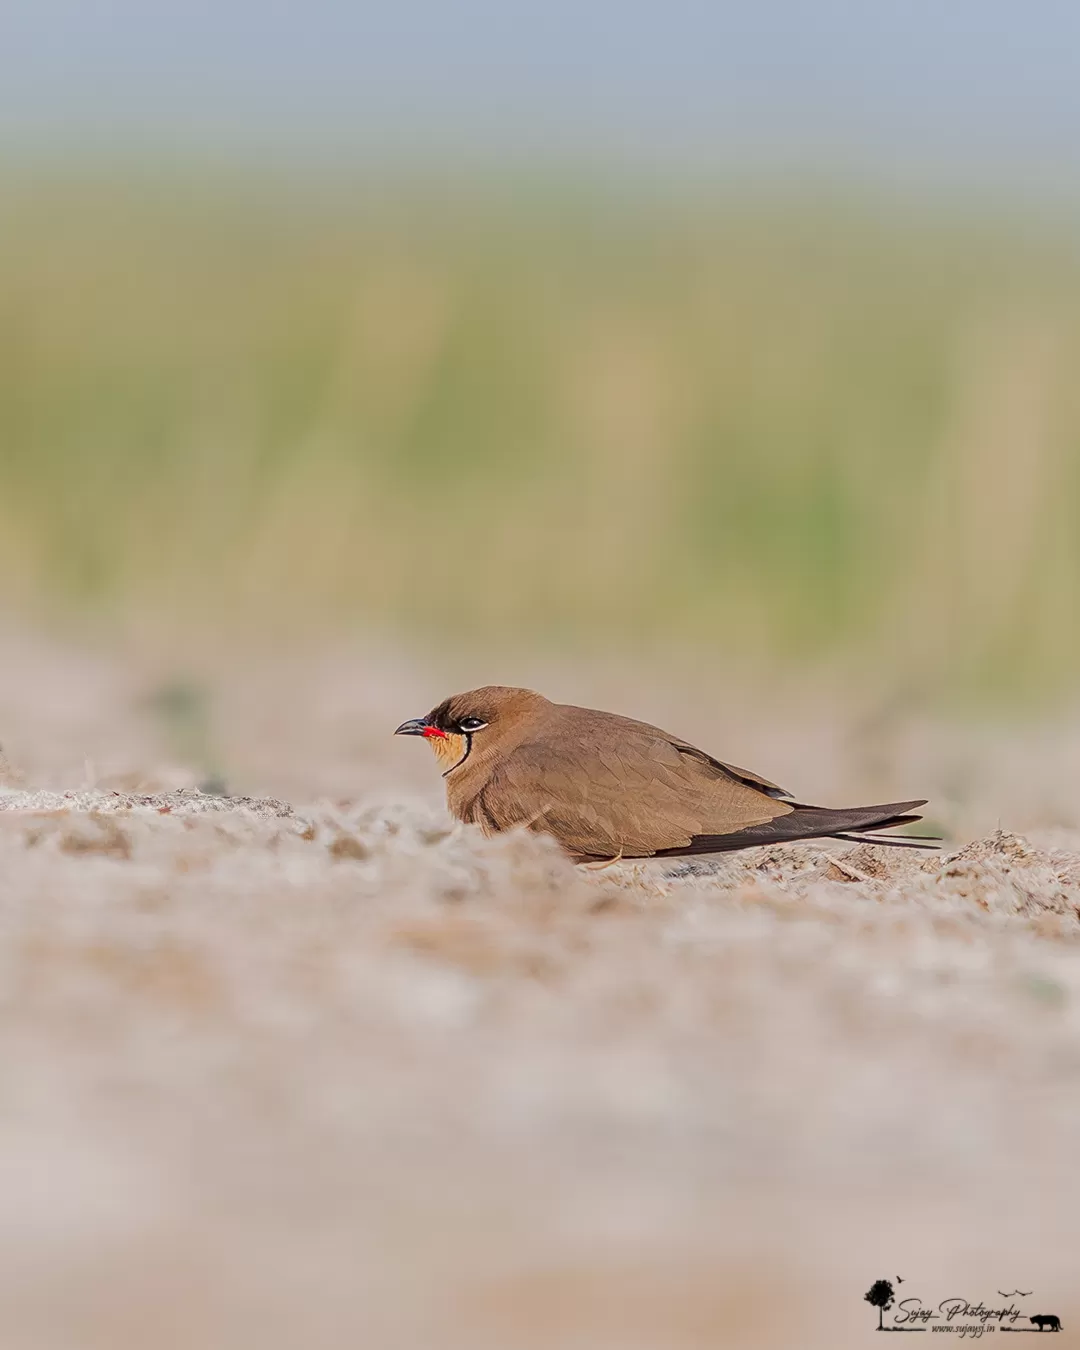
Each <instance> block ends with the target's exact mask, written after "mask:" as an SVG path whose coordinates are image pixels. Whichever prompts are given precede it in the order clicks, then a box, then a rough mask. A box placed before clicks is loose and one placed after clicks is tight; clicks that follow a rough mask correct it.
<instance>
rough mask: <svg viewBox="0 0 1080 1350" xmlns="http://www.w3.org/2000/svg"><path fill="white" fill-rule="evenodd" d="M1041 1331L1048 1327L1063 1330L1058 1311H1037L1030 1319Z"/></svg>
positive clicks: (1052, 1329) (1053, 1329)
mask: <svg viewBox="0 0 1080 1350" xmlns="http://www.w3.org/2000/svg"><path fill="white" fill-rule="evenodd" d="M1029 1320H1030V1321H1031V1322H1032V1323H1034V1325H1035V1326H1037V1327H1038V1328H1039V1330H1040V1331H1045V1330H1046V1328H1047V1327H1049V1328H1050V1330H1051V1331H1060V1330H1061V1318H1060V1317H1058V1315H1057V1314H1056V1313H1036V1314H1035V1316H1034V1317H1032V1318H1030V1319H1029Z"/></svg>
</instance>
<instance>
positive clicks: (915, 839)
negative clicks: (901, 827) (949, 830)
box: [829, 833, 942, 849]
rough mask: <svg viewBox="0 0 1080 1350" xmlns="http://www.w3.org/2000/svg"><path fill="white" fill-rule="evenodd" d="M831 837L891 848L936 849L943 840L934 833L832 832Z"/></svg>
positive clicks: (847, 841) (850, 842)
mask: <svg viewBox="0 0 1080 1350" xmlns="http://www.w3.org/2000/svg"><path fill="white" fill-rule="evenodd" d="M829 838H830V839H843V840H844V841H845V842H846V843H849V844H883V845H884V844H887V845H888V846H889V847H890V848H921V849H936V848H937V846H938V845H939V844H940V843H941V842H942V841H941V839H940V838H939V837H938V836H937V835H934V834H901V835H895V834H894V835H888V834H886V835H876V834H869V833H867V834H830V835H829Z"/></svg>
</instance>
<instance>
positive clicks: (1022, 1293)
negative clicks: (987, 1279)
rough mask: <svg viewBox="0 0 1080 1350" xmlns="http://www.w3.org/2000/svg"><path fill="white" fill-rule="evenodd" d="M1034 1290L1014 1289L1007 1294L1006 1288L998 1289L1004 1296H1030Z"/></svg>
mask: <svg viewBox="0 0 1080 1350" xmlns="http://www.w3.org/2000/svg"><path fill="white" fill-rule="evenodd" d="M1034 1292H1035V1290H1034V1289H1014V1290H1013V1291H1012V1293H1011V1294H1007V1293H1006V1292H1005V1290H1004V1289H999V1290H998V1293H999V1294H1000V1295H1001V1297H1002V1298H1028V1297H1030V1295H1031V1294H1033V1293H1034Z"/></svg>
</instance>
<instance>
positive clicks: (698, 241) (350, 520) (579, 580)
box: [0, 173, 1080, 693]
mask: <svg viewBox="0 0 1080 1350" xmlns="http://www.w3.org/2000/svg"><path fill="white" fill-rule="evenodd" d="M0 230H2V238H3V248H2V249H0V603H6V604H8V605H9V606H16V607H22V608H29V609H31V610H35V611H37V610H40V609H42V608H47V609H48V610H49V611H50V612H55V611H61V612H66V611H69V610H74V611H75V612H89V613H91V614H93V615H95V616H99V617H103V618H106V617H108V618H116V617H117V616H125V615H131V614H139V613H146V612H153V613H155V614H157V615H161V616H166V617H167V618H168V620H169V621H170V622H172V621H176V622H186V621H189V620H194V621H204V620H209V621H214V622H216V621H219V620H221V619H225V620H228V621H229V622H231V623H241V622H242V623H249V624H253V625H256V626H257V625H260V624H274V625H276V626H284V627H285V628H289V627H290V626H291V625H295V626H297V627H302V626H307V625H313V624H314V625H316V626H319V625H323V624H326V625H341V624H348V625H353V626H355V625H358V624H374V625H377V626H378V627H379V628H380V629H385V628H387V627H391V628H392V627H398V626H399V627H401V628H402V629H403V630H404V631H416V630H417V629H421V630H423V631H424V632H425V633H427V634H433V635H435V636H439V635H442V634H456V635H457V636H459V637H461V636H470V635H481V636H484V637H486V638H488V639H495V640H505V641H510V640H518V639H521V640H526V641H531V642H536V641H540V642H545V641H550V642H558V643H568V642H573V643H577V644H585V645H588V644H596V645H601V646H612V645H614V646H620V647H627V648H630V649H632V648H633V647H635V646H640V645H642V644H651V643H655V642H660V641H675V642H677V643H678V645H679V648H680V649H681V650H685V651H693V650H697V649H706V650H708V649H718V650H719V651H720V652H722V653H723V654H724V657H725V659H726V660H727V661H729V662H731V663H736V664H739V665H742V666H749V667H751V668H753V666H754V665H755V664H759V665H760V664H761V663H764V662H767V661H779V660H781V659H784V658H794V657H807V658H813V659H815V660H820V659H825V660H828V659H832V658H834V657H842V658H843V659H845V660H846V659H849V658H852V659H856V660H865V661H867V662H870V663H873V664H874V665H875V666H877V667H879V668H881V667H883V666H884V665H885V664H886V663H887V664H888V667H889V669H890V670H892V671H895V680H896V681H897V682H898V683H899V684H902V683H903V682H905V681H912V682H914V683H915V684H917V685H921V684H922V683H929V684H932V685H934V686H944V687H948V688H950V689H954V690H957V691H985V692H1002V693H1012V692H1015V691H1058V690H1061V689H1067V688H1068V687H1069V684H1070V681H1072V680H1073V679H1074V678H1075V677H1076V675H1077V674H1078V673H1080V625H1078V623H1077V619H1076V615H1077V613H1078V610H1080V587H1078V584H1077V583H1078V579H1080V529H1078V523H1080V385H1078V381H1077V379H1076V371H1077V369H1080V263H1078V260H1077V256H1076V254H1075V253H1074V251H1073V249H1072V246H1071V244H1070V242H1069V240H1068V236H1067V233H1066V232H1062V233H1061V234H1055V233H1054V232H1053V231H1050V230H1043V231H1039V230H1035V229H1033V228H1032V229H1028V228H1026V227H1024V226H1023V225H1022V224H1017V223H1015V222H1013V223H1011V224H1010V223H1009V222H1006V221H1000V222H998V223H997V224H996V225H994V226H991V224H988V222H987V221H986V220H985V219H982V218H980V217H979V216H978V214H977V213H976V212H974V211H972V212H971V213H970V214H967V215H965V214H963V213H960V214H956V213H953V214H949V213H946V212H944V211H941V212H934V211H931V210H928V211H927V212H925V213H924V214H923V215H922V216H920V217H919V218H913V217H912V216H911V215H910V214H909V215H905V216H903V217H891V216H890V214H889V213H888V212H887V211H885V210H884V209H882V210H880V211H877V212H875V211H872V210H869V209H867V208H865V207H859V206H856V205H852V204H850V203H849V204H847V205H844V204H843V203H840V202H835V203H833V204H832V205H829V204H822V203H820V202H814V201H813V200H810V199H806V200H803V201H795V202H792V201H782V200H779V199H777V200H773V201H771V202H770V201H768V200H767V199H765V198H761V199H759V200H758V201H757V203H756V204H750V205H747V204H739V203H736V202H732V201H727V202H725V201H723V200H719V199H718V200H715V201H708V202H707V201H704V200H702V199H700V198H699V199H697V200H693V199H691V198H690V197H689V196H687V197H686V198H684V199H683V201H682V202H681V203H680V202H679V201H676V200H667V201H665V202H663V203H655V202H654V203H652V204H648V203H647V202H645V201H644V200H637V199H633V198H632V197H631V196H629V195H627V194H623V195H621V196H620V195H619V194H616V193H612V194H609V195H607V196H605V195H603V194H601V193H590V192H587V191H586V192H583V191H580V190H576V191H575V190H574V189H572V188H570V187H567V188H565V189H564V190H554V189H552V190H545V189H542V188H540V187H534V188H531V189H530V188H528V187H522V188H521V189H520V190H519V191H517V192H510V191H503V192H498V191H494V190H490V189H485V190H482V189H477V190H476V191H475V192H474V193H471V194H470V193H469V192H468V191H464V190H456V191H443V192H439V191H437V190H435V189H434V188H432V189H431V190H429V191H426V192H425V191H418V190H417V189H415V188H400V189H398V190H391V189H389V188H386V189H383V190H382V191H375V190H374V189H368V190H367V191H361V190H359V189H357V190H355V191H345V190H342V191H339V192H337V193H334V192H331V191H329V190H327V189H326V188H325V186H323V185H318V184H307V185H300V184H294V185H293V186H292V187H291V188H289V189H286V188H284V187H281V188H278V189H271V188H269V187H268V186H266V185H262V186H252V185H247V186H244V185H229V184H224V183H222V182H220V181H219V182H216V183H215V182H212V181H210V180H209V179H208V180H207V181H205V182H202V183H199V182H196V181H187V180H180V179H177V180H175V181H171V182H170V181H169V179H168V178H167V177H166V176H164V175H162V176H159V177H158V178H156V179H151V178H146V177H144V178H142V179H140V178H138V177H134V176H133V177H131V178H129V179H120V178H108V177H103V178H102V179H100V180H96V181H95V180H92V179H91V178H90V177H85V178H83V179H82V180H80V179H78V178H76V177H74V176H67V177H64V176H63V175H53V176H52V177H50V178H48V179H46V178H43V177H41V176H38V177H36V178H35V177H34V176H32V175H29V174H27V173H21V174H12V173H9V174H8V175H7V176H6V179H5V182H4V191H3V195H2V200H0Z"/></svg>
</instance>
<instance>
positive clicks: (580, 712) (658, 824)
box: [398, 685, 923, 862]
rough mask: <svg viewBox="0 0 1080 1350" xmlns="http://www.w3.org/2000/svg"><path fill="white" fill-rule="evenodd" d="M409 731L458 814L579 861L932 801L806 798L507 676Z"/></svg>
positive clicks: (785, 834) (790, 833) (819, 827)
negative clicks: (540, 837)
mask: <svg viewBox="0 0 1080 1350" xmlns="http://www.w3.org/2000/svg"><path fill="white" fill-rule="evenodd" d="M398 731H399V732H400V733H402V734H408V735H418V736H424V737H426V738H427V739H428V740H429V742H430V743H431V746H432V748H433V749H434V750H435V753H436V756H437V758H438V760H439V763H440V768H441V769H442V771H443V778H444V780H445V782H446V799H447V804H448V806H449V808H450V810H451V812H452V813H453V814H454V815H455V816H457V818H458V819H459V820H462V821H465V822H467V823H470V824H475V825H479V826H480V828H481V829H482V830H484V832H485V833H487V834H495V833H498V832H500V831H502V830H508V829H512V828H514V827H515V826H522V827H525V828H527V829H531V830H535V831H538V832H540V833H545V834H551V835H554V837H555V838H556V839H557V840H558V841H559V843H560V844H561V845H562V847H563V848H564V849H565V850H566V852H567V853H568V854H569V855H570V856H571V857H572V858H573V859H574V860H575V861H576V862H600V861H604V860H608V859H614V858H653V857H665V858H670V857H678V856H681V855H685V854H692V853H720V852H728V851H730V850H733V849H739V848H750V847H753V846H754V845H757V844H768V843H779V842H783V841H785V840H793V839H809V838H820V837H822V836H839V837H841V838H843V837H847V835H848V834H849V832H850V833H851V834H858V835H862V834H864V833H865V832H866V831H867V830H871V829H882V828H888V827H890V826H893V825H900V824H906V823H907V822H909V821H912V820H918V819H919V817H918V816H912V815H909V814H907V813H908V812H909V811H910V809H911V808H912V807H916V806H921V805H923V802H922V801H913V802H893V803H890V804H889V805H885V806H867V807H853V808H850V809H842V810H831V809H829V808H826V807H819V806H805V805H802V804H800V803H798V802H793V801H791V800H786V799H787V798H789V794H788V793H787V792H785V791H784V789H783V788H779V787H777V786H776V784H775V783H770V782H769V781H768V780H767V779H765V778H761V777H759V776H758V775H757V774H754V773H751V772H749V771H748V770H746V769H740V768H737V767H736V766H734V765H731V764H725V763H723V762H722V761H721V760H718V759H714V758H713V757H712V756H711V755H708V754H706V753H705V752H704V751H702V750H699V749H697V748H696V747H695V746H693V745H691V744H690V743H689V742H687V741H684V740H681V739H680V738H679V737H677V736H672V735H669V734H668V733H667V732H665V731H661V730H660V728H659V727H654V726H650V725H649V724H648V723H646V722H636V721H634V720H633V719H631V718H628V717H620V716H618V715H617V714H615V713H606V712H599V711H596V710H595V709H592V708H577V707H574V706H573V705H572V704H563V703H552V702H550V701H549V700H548V699H546V698H544V697H543V696H542V695H540V694H535V693H533V692H532V691H531V690H527V689H514V688H509V687H507V686H503V685H488V686H486V687H485V688H483V689H475V690H472V691H470V692H469V693H466V694H457V695H454V696H453V697H452V698H448V699H446V700H445V701H444V702H443V703H441V704H439V705H438V707H436V708H434V709H432V711H431V712H430V713H429V714H428V715H427V717H425V718H416V719H414V720H413V721H410V722H406V723H404V724H403V725H402V726H401V727H399V728H398ZM882 842H888V841H882Z"/></svg>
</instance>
